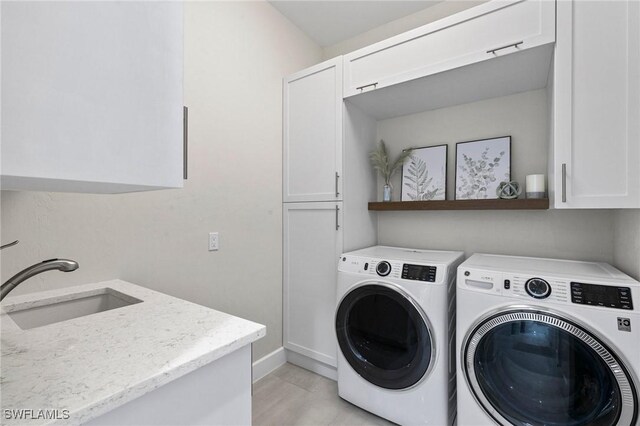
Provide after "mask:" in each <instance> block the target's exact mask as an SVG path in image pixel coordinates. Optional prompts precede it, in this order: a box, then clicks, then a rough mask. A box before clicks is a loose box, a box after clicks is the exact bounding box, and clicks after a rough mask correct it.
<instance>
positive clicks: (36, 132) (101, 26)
mask: <svg viewBox="0 0 640 426" xmlns="http://www.w3.org/2000/svg"><path fill="white" fill-rule="evenodd" d="M1 7H2V189H15V190H43V191H63V192H91V193H116V192H130V191H143V190H151V189H161V188H180V187H182V186H183V175H184V169H183V166H184V164H183V152H184V136H185V135H184V126H183V120H184V118H183V84H182V82H183V10H182V7H183V6H182V4H181V3H179V2H2V5H1Z"/></svg>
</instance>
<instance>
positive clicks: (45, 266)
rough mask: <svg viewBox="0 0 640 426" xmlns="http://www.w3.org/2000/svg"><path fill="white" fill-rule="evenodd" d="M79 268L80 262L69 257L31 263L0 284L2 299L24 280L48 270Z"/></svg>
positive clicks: (67, 270)
mask: <svg viewBox="0 0 640 426" xmlns="http://www.w3.org/2000/svg"><path fill="white" fill-rule="evenodd" d="M17 243H18V241H14V242H13V243H9V244H5V245H3V246H0V249H3V248H6V247H11V246H13V245H16V244H17ZM76 269H78V263H77V262H74V261H73V260H67V259H49V260H45V261H43V262H40V263H36V264H35V265H31V266H29V267H28V268H26V269H23V270H22V271H20V272H18V273H17V274H15V275H14V276H13V277H11V278H9V279H8V280H7V281H6V282H5V283H4V284H2V286H0V301H1V300H2V299H4V298H5V297H6V296H7V295H8V294H9V293H10V292H11V291H12V290H13V289H14V288H16V287H18V286H19V285H20V284H22V283H23V282H24V281H26V280H28V279H29V278H31V277H33V276H34V275H38V274H41V273H43V272H47V271H53V270H58V271H62V272H71V271H75V270H76Z"/></svg>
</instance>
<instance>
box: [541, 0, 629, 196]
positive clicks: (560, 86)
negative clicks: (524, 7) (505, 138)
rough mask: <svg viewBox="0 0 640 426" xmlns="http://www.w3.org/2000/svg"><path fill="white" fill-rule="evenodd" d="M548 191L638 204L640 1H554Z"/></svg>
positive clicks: (556, 194) (555, 193)
mask: <svg viewBox="0 0 640 426" xmlns="http://www.w3.org/2000/svg"><path fill="white" fill-rule="evenodd" d="M552 136H553V160H552V162H551V163H550V176H552V179H550V182H552V183H551V184H550V195H551V198H552V201H553V205H554V206H555V207H557V208H640V2H638V1H636V0H630V1H582V0H580V1H561V2H558V40H557V46H556V57H555V69H554V98H553V134H552Z"/></svg>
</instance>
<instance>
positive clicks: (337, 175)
mask: <svg viewBox="0 0 640 426" xmlns="http://www.w3.org/2000/svg"><path fill="white" fill-rule="evenodd" d="M338 179H340V175H339V174H338V172H336V198H337V197H339V196H340V193H339V192H338Z"/></svg>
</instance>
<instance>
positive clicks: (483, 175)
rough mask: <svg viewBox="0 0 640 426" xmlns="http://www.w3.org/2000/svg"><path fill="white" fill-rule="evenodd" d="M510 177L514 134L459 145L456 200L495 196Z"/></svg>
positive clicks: (494, 197)
mask: <svg viewBox="0 0 640 426" xmlns="http://www.w3.org/2000/svg"><path fill="white" fill-rule="evenodd" d="M510 180H511V136H503V137H499V138H491V139H481V140H477V141H469V142H459V143H457V144H456V190H455V196H456V198H455V199H456V200H479V199H496V198H498V196H497V195H496V189H497V188H498V185H499V184H500V182H505V181H506V182H509V181H510Z"/></svg>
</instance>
